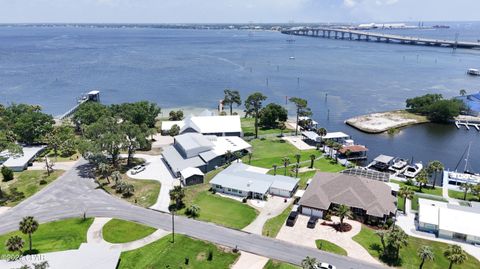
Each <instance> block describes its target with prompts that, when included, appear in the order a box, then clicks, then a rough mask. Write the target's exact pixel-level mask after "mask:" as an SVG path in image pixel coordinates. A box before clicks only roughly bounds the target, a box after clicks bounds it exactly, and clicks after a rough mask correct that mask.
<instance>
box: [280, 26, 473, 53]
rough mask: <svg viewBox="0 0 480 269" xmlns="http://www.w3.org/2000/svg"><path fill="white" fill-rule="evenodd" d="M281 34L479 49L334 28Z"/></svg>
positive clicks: (451, 42)
mask: <svg viewBox="0 0 480 269" xmlns="http://www.w3.org/2000/svg"><path fill="white" fill-rule="evenodd" d="M281 32H282V34H287V35H296V36H310V37H322V38H332V39H345V40H358V41H376V42H384V43H397V44H410V45H420V46H437V47H449V48H463V49H480V42H467V41H457V40H443V39H430V38H420V37H411V36H401V35H391V34H383V33H375V32H367V31H359V30H350V29H335V28H322V27H319V28H308V27H304V28H292V29H286V30H282V31H281Z"/></svg>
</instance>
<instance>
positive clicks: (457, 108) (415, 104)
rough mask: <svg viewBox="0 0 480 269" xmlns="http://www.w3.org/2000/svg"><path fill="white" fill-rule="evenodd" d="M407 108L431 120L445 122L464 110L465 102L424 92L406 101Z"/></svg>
mask: <svg viewBox="0 0 480 269" xmlns="http://www.w3.org/2000/svg"><path fill="white" fill-rule="evenodd" d="M406 105H407V109H408V110H409V111H411V112H412V113H416V114H421V115H425V116H427V118H428V119H429V120H431V121H432V122H439V123H445V122H448V121H450V120H452V119H454V118H455V117H456V116H458V115H460V113H462V112H463V111H465V110H466V107H465V104H464V103H463V102H462V101H461V100H458V99H444V98H443V96H442V95H441V94H426V95H423V96H418V97H414V98H409V99H407V101H406Z"/></svg>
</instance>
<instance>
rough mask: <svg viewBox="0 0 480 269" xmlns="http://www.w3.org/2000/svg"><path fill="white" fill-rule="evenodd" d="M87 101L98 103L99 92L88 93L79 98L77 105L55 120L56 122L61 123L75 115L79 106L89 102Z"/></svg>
mask: <svg viewBox="0 0 480 269" xmlns="http://www.w3.org/2000/svg"><path fill="white" fill-rule="evenodd" d="M89 101H90V102H100V91H90V92H89V93H87V94H86V95H84V96H82V98H80V99H79V100H78V101H77V104H76V105H75V106H74V107H72V108H70V109H69V110H68V111H67V112H65V113H63V114H62V115H60V116H58V117H57V118H56V120H58V121H62V120H64V119H66V118H69V117H71V116H72V115H73V113H75V111H77V109H78V108H79V107H80V105H82V104H83V103H85V102H89Z"/></svg>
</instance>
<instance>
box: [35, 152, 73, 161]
mask: <svg viewBox="0 0 480 269" xmlns="http://www.w3.org/2000/svg"><path fill="white" fill-rule="evenodd" d="M45 156H48V158H49V159H50V160H52V161H54V162H71V161H76V160H78V158H79V157H80V153H78V152H75V153H74V154H72V155H67V154H63V152H62V151H60V150H59V151H58V155H57V157H55V153H54V152H53V150H46V151H44V152H43V153H42V154H40V156H38V157H37V158H36V160H37V161H40V162H41V161H44V160H43V158H45Z"/></svg>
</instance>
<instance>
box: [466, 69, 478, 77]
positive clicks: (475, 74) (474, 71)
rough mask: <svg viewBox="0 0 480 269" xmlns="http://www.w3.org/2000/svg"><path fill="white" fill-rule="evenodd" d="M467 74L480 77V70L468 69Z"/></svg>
mask: <svg viewBox="0 0 480 269" xmlns="http://www.w3.org/2000/svg"><path fill="white" fill-rule="evenodd" d="M467 74H469V75H470V76H480V70H478V69H473V68H470V69H468V71H467Z"/></svg>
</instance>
